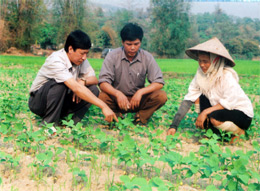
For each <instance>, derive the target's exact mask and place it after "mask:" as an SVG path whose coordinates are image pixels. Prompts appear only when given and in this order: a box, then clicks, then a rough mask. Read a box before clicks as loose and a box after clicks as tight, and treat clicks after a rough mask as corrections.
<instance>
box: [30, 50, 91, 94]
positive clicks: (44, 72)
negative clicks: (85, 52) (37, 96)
mask: <svg viewBox="0 0 260 191" xmlns="http://www.w3.org/2000/svg"><path fill="white" fill-rule="evenodd" d="M82 76H84V77H90V76H95V71H94V70H93V68H92V67H91V65H90V64H89V62H88V60H85V61H84V62H83V63H82V64H80V65H79V66H76V65H72V64H71V62H70V60H69V58H68V55H67V53H66V51H65V50H64V49H61V50H58V51H56V52H53V53H52V54H51V55H50V56H49V57H48V58H47V59H46V61H45V63H44V64H43V65H42V67H41V69H40V70H39V72H38V74H37V76H36V78H35V80H34V81H33V84H32V86H31V89H30V92H33V91H36V90H38V89H39V88H40V87H42V86H43V85H44V84H45V83H46V82H48V81H49V80H50V79H54V80H55V81H56V82H57V83H63V82H65V81H67V80H68V79H70V78H74V79H75V80H76V79H77V78H80V77H82Z"/></svg>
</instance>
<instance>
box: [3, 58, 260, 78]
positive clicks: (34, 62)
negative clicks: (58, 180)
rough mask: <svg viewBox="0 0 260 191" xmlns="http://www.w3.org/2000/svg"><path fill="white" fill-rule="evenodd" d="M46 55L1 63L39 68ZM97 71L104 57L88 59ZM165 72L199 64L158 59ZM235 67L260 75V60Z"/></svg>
mask: <svg viewBox="0 0 260 191" xmlns="http://www.w3.org/2000/svg"><path fill="white" fill-rule="evenodd" d="M45 59H46V57H31V56H3V55H2V56H0V62H1V64H3V65H5V66H7V67H8V66H9V67H10V66H12V65H17V64H18V65H19V64H21V65H23V67H26V68H28V67H32V66H33V67H36V68H39V67H40V66H41V65H42V64H43V63H44V61H45ZM88 60H89V62H90V64H91V65H92V67H93V68H94V69H95V71H96V72H99V71H100V69H101V67H102V63H103V60H104V59H92V58H89V59H88ZM156 61H157V63H158V65H159V66H160V68H161V70H162V71H163V72H174V73H182V74H195V72H196V70H197V68H198V64H197V62H196V61H195V60H192V59H156ZM235 63H236V66H235V67H234V69H235V70H236V71H237V73H238V74H239V75H243V76H248V75H257V76H259V75H260V61H249V60H236V61H235Z"/></svg>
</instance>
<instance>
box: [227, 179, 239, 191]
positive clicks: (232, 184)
mask: <svg viewBox="0 0 260 191" xmlns="http://www.w3.org/2000/svg"><path fill="white" fill-rule="evenodd" d="M236 185H237V182H236V181H234V180H229V182H228V185H227V186H228V189H229V190H230V191H233V190H236Z"/></svg>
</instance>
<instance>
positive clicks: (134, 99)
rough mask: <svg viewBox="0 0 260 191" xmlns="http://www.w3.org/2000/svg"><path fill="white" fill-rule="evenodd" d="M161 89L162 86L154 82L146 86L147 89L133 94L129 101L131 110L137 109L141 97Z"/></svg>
mask: <svg viewBox="0 0 260 191" xmlns="http://www.w3.org/2000/svg"><path fill="white" fill-rule="evenodd" d="M162 88H163V84H161V83H157V82H154V83H151V84H150V85H148V86H147V87H144V88H141V89H139V90H138V91H137V92H135V94H134V96H133V97H132V99H131V102H130V104H131V108H132V109H134V108H137V107H139V105H140V101H141V99H142V96H143V95H145V94H149V93H152V92H154V91H157V90H160V89H162Z"/></svg>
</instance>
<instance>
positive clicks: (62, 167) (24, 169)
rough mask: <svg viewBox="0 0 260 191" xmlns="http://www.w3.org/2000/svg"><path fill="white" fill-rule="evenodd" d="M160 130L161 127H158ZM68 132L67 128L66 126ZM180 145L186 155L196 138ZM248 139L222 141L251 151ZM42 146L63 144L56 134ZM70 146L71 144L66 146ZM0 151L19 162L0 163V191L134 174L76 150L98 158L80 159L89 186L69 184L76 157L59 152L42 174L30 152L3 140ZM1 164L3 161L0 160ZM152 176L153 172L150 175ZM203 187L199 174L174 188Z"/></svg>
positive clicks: (97, 183)
mask: <svg viewBox="0 0 260 191" xmlns="http://www.w3.org/2000/svg"><path fill="white" fill-rule="evenodd" d="M17 117H19V118H24V119H26V118H28V116H26V115H25V114H22V115H19V116H17ZM26 121H27V122H26V123H27V124H26V125H27V126H30V120H26ZM36 122H37V121H35V120H34V121H33V123H34V125H33V128H34V130H38V129H39V127H38V126H37V125H35V124H36ZM99 128H101V129H102V131H104V132H105V133H107V134H110V135H113V136H114V137H118V135H119V131H113V130H108V129H105V128H104V127H102V126H100V127H99ZM160 128H161V129H163V127H160ZM67 131H68V132H69V131H70V129H67ZM165 137H166V132H164V133H163V134H162V135H161V136H160V138H161V139H162V140H164V139H165ZM134 138H135V139H136V140H138V142H141V143H147V142H149V141H148V138H140V137H138V136H134ZM179 138H180V139H181V145H180V144H178V145H177V146H176V151H177V152H179V153H180V154H182V155H184V156H186V155H188V154H189V153H190V152H197V151H198V150H199V148H200V146H201V144H200V143H199V139H198V138H196V137H192V138H190V139H187V138H185V137H182V136H180V137H179ZM251 143H252V140H248V141H244V142H242V143H241V144H240V145H229V144H226V146H225V147H228V148H230V149H231V151H233V152H234V151H236V150H238V149H242V150H244V151H245V152H246V151H249V150H253V147H252V144H251ZM44 145H45V147H46V148H47V147H49V146H55V147H56V148H58V147H63V148H65V147H67V146H64V145H61V144H60V142H59V137H58V136H56V137H49V138H48V140H46V141H45V142H44ZM68 147H71V146H68ZM0 148H1V151H3V152H5V153H8V154H10V155H12V156H13V157H14V158H15V157H16V156H19V157H21V158H20V163H19V166H18V167H15V168H14V167H11V166H10V165H0V172H1V177H2V179H3V184H2V185H1V186H0V190H3V191H5V190H19V191H28V190H38V191H45V190H55V191H56V190H61V191H71V190H93V191H98V190H101V191H102V190H108V189H107V188H108V186H109V185H110V184H116V183H120V182H121V180H120V176H122V175H129V176H134V175H133V174H132V173H133V172H136V169H135V168H133V167H127V168H125V167H124V165H122V164H121V165H118V161H117V160H116V159H114V158H113V159H112V160H111V159H110V157H109V155H107V154H102V153H100V152H95V151H92V152H89V151H80V150H78V151H77V152H78V154H80V155H83V154H87V155H95V156H97V157H98V159H97V160H95V161H92V162H91V161H85V162H82V161H81V162H80V163H79V164H78V165H79V168H80V170H84V171H85V172H86V175H87V177H88V179H90V178H91V181H90V183H89V185H86V184H84V181H83V180H82V179H80V178H79V177H78V178H76V181H77V184H76V185H74V186H73V176H72V173H71V172H69V171H70V169H71V168H72V166H70V165H73V164H74V163H73V162H75V161H76V158H73V157H72V158H70V161H71V162H68V158H67V154H66V153H61V154H60V155H59V159H58V161H57V162H56V165H57V166H56V167H55V169H56V171H55V172H53V171H52V169H51V168H45V169H44V170H43V171H42V172H43V174H42V175H37V171H36V168H33V167H30V165H31V164H35V156H34V153H33V152H28V153H26V152H21V151H20V150H17V149H16V148H15V146H14V145H13V144H10V143H7V144H6V143H5V142H4V141H3V139H2V140H1V141H0ZM2 164H4V163H2ZM155 166H156V167H157V168H160V169H163V170H162V171H161V177H162V178H163V179H166V180H167V179H168V178H167V177H169V176H170V174H171V171H170V167H169V166H167V165H165V164H162V163H161V162H157V163H156V164H155ZM150 176H151V177H152V176H153V175H152V174H150ZM205 186H207V181H205V180H204V179H199V177H197V178H196V177H195V178H190V179H187V180H185V181H184V182H182V183H181V185H180V186H179V188H178V190H179V191H182V190H183V191H198V190H203V189H201V187H205Z"/></svg>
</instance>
